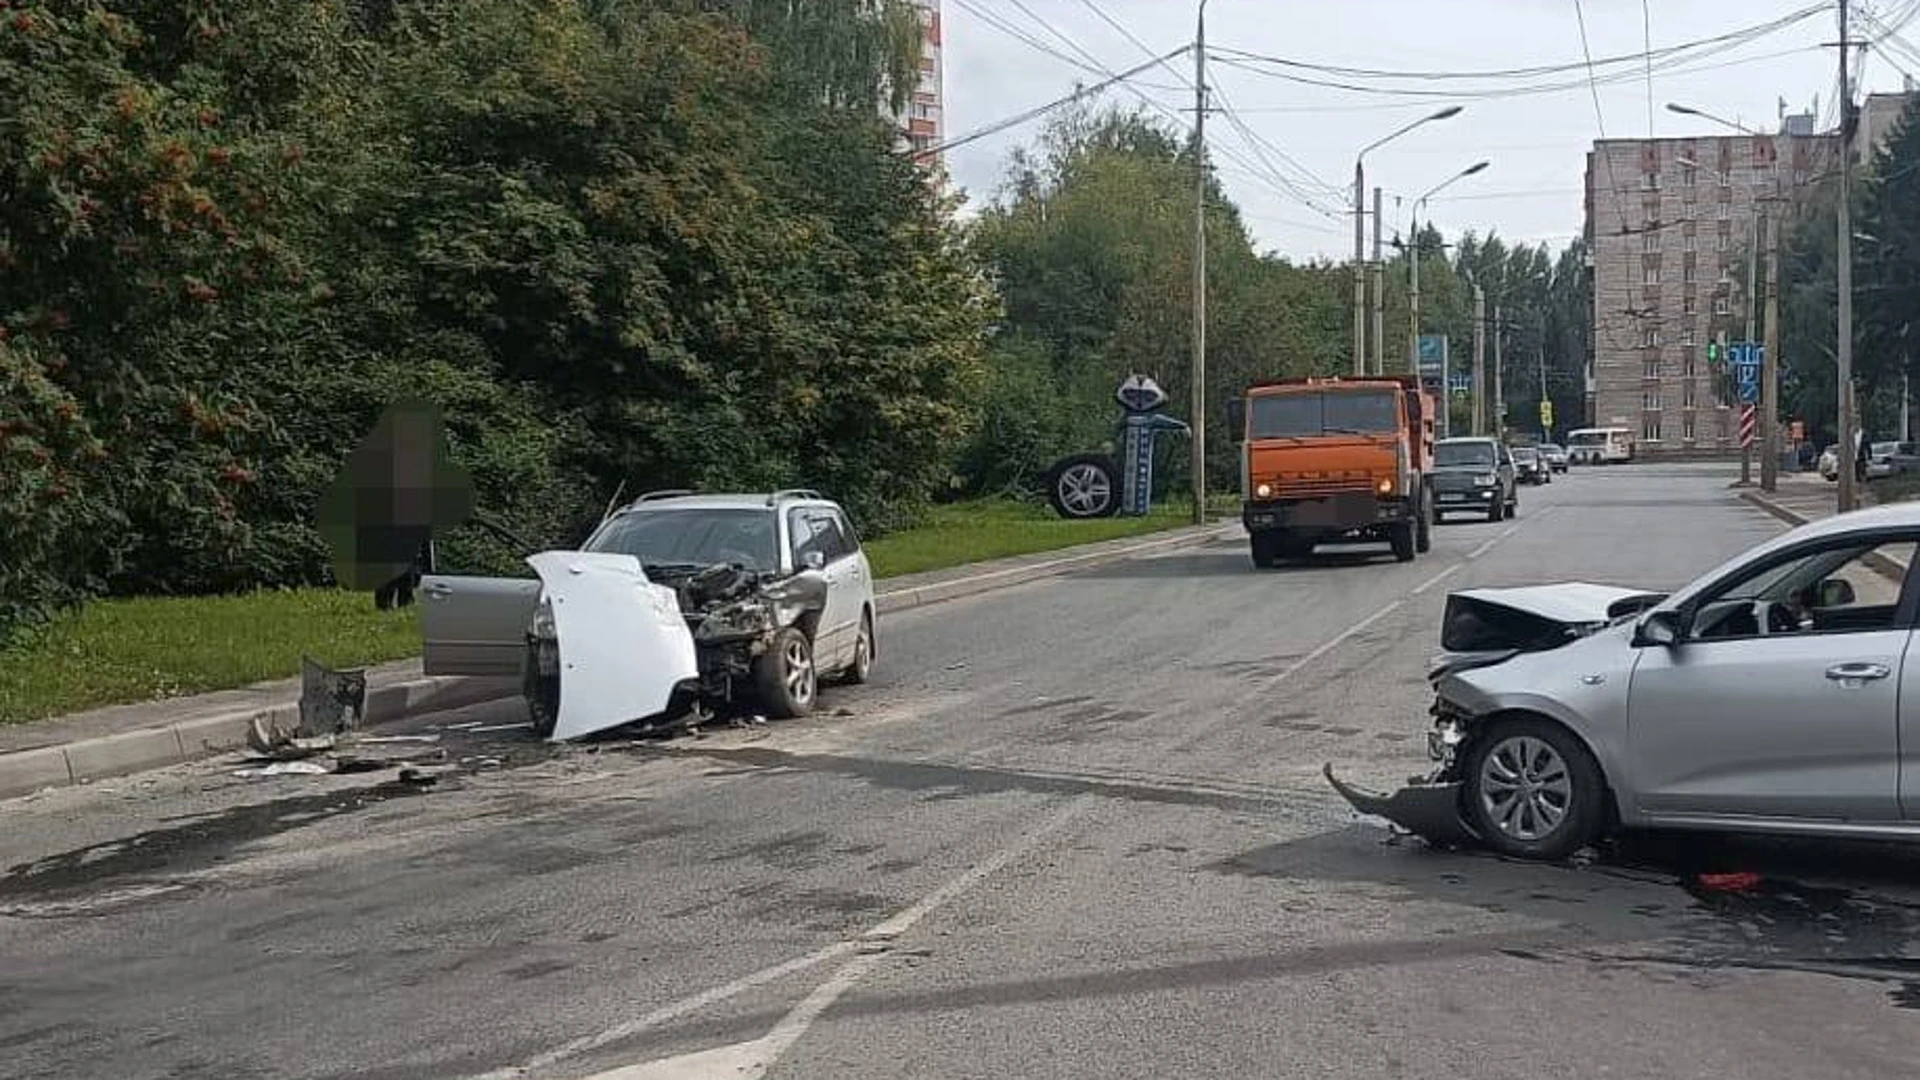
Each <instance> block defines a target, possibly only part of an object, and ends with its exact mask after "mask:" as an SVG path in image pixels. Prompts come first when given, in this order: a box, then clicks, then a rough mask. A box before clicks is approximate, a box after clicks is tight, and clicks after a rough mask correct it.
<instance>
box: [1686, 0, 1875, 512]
mask: <svg viewBox="0 0 1920 1080" xmlns="http://www.w3.org/2000/svg"><path fill="white" fill-rule="evenodd" d="M1843 10H1844V5H1843ZM1842 51H1843V52H1844V50H1842ZM1667 111H1668V112H1673V113H1679V114H1680V115H1681V116H1698V117H1700V118H1701V119H1703V120H1710V121H1712V122H1714V123H1716V124H1719V125H1720V126H1722V127H1725V128H1731V129H1732V130H1734V131H1738V132H1741V133H1742V134H1746V135H1751V136H1753V137H1754V138H1766V136H1764V135H1762V134H1761V133H1760V132H1758V131H1755V130H1753V129H1752V128H1750V127H1747V126H1746V125H1745V124H1741V123H1738V122H1736V121H1733V120H1728V119H1726V118H1724V117H1720V116H1715V115H1713V114H1712V113H1710V112H1705V111H1703V110H1700V109H1696V108H1694V107H1693V106H1691V105H1681V104H1679V103H1677V102H1671V101H1670V102H1668V103H1667ZM1841 153H1842V155H1843V156H1844V154H1845V153H1846V151H1845V148H1844V147H1843V148H1842V150H1841ZM1773 156H1774V158H1776V159H1778V157H1779V156H1780V155H1779V146H1778V142H1777V140H1776V143H1775V146H1774V155H1773ZM1680 160H1681V162H1682V163H1683V164H1686V163H1688V162H1687V159H1685V158H1682V159H1680ZM1694 167H1695V168H1701V167H1702V166H1700V165H1698V164H1697V163H1694ZM1707 171H1708V172H1713V171H1714V170H1711V169H1709V170H1707ZM1716 175H1719V174H1717V173H1716ZM1778 191H1779V188H1778V185H1776V186H1775V196H1774V198H1775V199H1777V198H1778V197H1779V196H1778ZM1844 197H1845V193H1844V190H1843V192H1842V198H1843V200H1844ZM1760 202H1761V200H1759V199H1757V198H1756V199H1755V200H1754V207H1753V214H1754V229H1753V232H1754V243H1753V246H1754V248H1755V249H1757V248H1758V247H1759V243H1760V241H1759V232H1760ZM1840 216H1841V221H1842V226H1841V232H1842V233H1843V235H1842V237H1841V244H1840V246H1841V258H1842V260H1843V262H1842V265H1843V266H1845V265H1849V262H1848V261H1849V260H1851V258H1852V255H1851V252H1850V251H1848V250H1847V249H1848V247H1849V245H1848V243H1847V241H1848V239H1849V238H1848V237H1846V236H1845V235H1844V233H1845V232H1846V225H1845V221H1846V214H1845V212H1844V211H1843V212H1842V213H1841V215H1840ZM1767 234H1768V243H1767V333H1766V337H1767V348H1766V358H1765V360H1764V361H1763V362H1762V364H1761V368H1760V447H1761V452H1760V487H1761V488H1762V489H1763V490H1766V491H1772V490H1774V487H1775V484H1776V482H1777V479H1778V470H1779V462H1780V448H1779V427H1780V425H1779V418H1778V416H1777V415H1776V414H1777V413H1778V412H1779V411H1780V404H1779V403H1780V357H1779V355H1778V354H1779V351H1780V350H1779V347H1778V346H1779V342H1778V341H1777V340H1776V338H1777V336H1778V322H1779V319H1778V317H1777V316H1778V312H1777V308H1778V302H1779V301H1778V295H1779V277H1780V261H1779V248H1780V222H1779V221H1778V219H1777V218H1774V219H1770V220H1769V221H1768V222H1767ZM1757 257H1758V256H1757V254H1756V255H1755V258H1757ZM1747 280H1748V282H1749V285H1748V289H1747V291H1748V293H1749V294H1750V295H1749V296H1748V328H1747V336H1748V337H1749V338H1751V337H1752V336H1753V328H1752V300H1753V297H1752V296H1751V293H1752V292H1753V288H1752V285H1751V282H1752V281H1753V280H1754V278H1753V275H1752V274H1749V275H1748V278H1747ZM1840 306H1841V309H1842V313H1841V318H1840V324H1841V342H1840V350H1839V353H1838V355H1837V357H1836V366H1837V367H1838V368H1839V376H1840V377H1839V380H1838V386H1839V389H1840V407H1839V412H1840V424H1839V427H1840V463H1841V465H1842V466H1844V468H1843V469H1842V470H1841V472H1842V475H1841V477H1840V485H1839V492H1838V495H1839V499H1838V506H1839V508H1840V509H1841V510H1851V509H1852V508H1853V472H1852V469H1853V448H1852V447H1853V444H1852V442H1851V440H1850V438H1849V432H1850V430H1851V428H1852V424H1851V422H1850V418H1851V416H1852V403H1851V401H1850V400H1849V397H1850V395H1849V392H1848V389H1847V388H1848V387H1849V386H1850V385H1851V383H1852V381H1853V378H1852V368H1853V356H1852V349H1851V342H1852V334H1853V311H1852V305H1851V303H1850V302H1848V298H1843V300H1842V302H1841V305H1840ZM1747 469H1748V465H1747V461H1746V458H1745V456H1744V455H1743V456H1742V460H1741V470H1740V471H1741V477H1740V479H1741V480H1742V482H1745V480H1746V479H1747Z"/></svg>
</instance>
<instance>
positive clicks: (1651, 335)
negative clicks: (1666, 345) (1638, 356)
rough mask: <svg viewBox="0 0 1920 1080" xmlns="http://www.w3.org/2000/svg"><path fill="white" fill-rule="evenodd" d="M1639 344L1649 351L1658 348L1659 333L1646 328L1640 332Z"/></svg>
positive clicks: (1652, 328) (1653, 329)
mask: <svg viewBox="0 0 1920 1080" xmlns="http://www.w3.org/2000/svg"><path fill="white" fill-rule="evenodd" d="M1640 344H1642V345H1644V346H1646V347H1647V348H1649V349H1657V348H1659V347H1660V331H1659V330H1658V329H1656V328H1654V327H1651V326H1649V327H1647V328H1646V329H1645V330H1642V331H1641V332H1640Z"/></svg>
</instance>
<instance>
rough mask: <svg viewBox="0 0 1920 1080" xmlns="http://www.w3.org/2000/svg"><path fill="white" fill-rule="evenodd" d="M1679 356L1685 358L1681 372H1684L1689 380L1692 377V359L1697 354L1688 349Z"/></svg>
mask: <svg viewBox="0 0 1920 1080" xmlns="http://www.w3.org/2000/svg"><path fill="white" fill-rule="evenodd" d="M1681 355H1682V356H1684V357H1685V358H1686V361H1685V364H1684V365H1683V370H1684V371H1685V373H1686V374H1687V376H1688V377H1689V378H1691V377H1692V375H1693V363H1694V358H1695V357H1696V356H1698V355H1699V353H1698V352H1697V351H1695V350H1693V349H1688V350H1687V351H1686V352H1684V353H1682V354H1681Z"/></svg>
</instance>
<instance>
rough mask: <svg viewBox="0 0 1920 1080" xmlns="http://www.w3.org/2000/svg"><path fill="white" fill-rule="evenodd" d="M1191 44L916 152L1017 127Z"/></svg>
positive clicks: (941, 148)
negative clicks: (1063, 95)
mask: <svg viewBox="0 0 1920 1080" xmlns="http://www.w3.org/2000/svg"><path fill="white" fill-rule="evenodd" d="M1192 48H1193V46H1191V45H1184V46H1182V47H1180V48H1178V49H1175V50H1174V51H1173V52H1170V53H1168V54H1166V55H1165V56H1160V57H1155V58H1153V59H1151V60H1149V61H1147V62H1146V63H1144V64H1139V65H1137V66H1135V67H1130V68H1128V69H1127V70H1125V71H1121V72H1116V73H1113V74H1111V75H1110V76H1109V77H1108V78H1106V79H1103V80H1101V81H1100V82H1097V83H1091V84H1089V85H1086V86H1082V87H1080V88H1079V89H1077V90H1075V91H1074V92H1073V93H1071V94H1068V95H1067V96H1065V97H1062V98H1056V99H1054V100H1053V101H1049V102H1047V103H1046V104H1044V105H1036V106H1034V107H1033V108H1031V109H1027V110H1026V111H1024V112H1019V113H1015V114H1014V115H1012V116H1009V117H1006V118H1005V119H1002V120H996V121H994V122H993V123H991V124H987V125H985V126H983V127H979V128H975V129H974V130H972V131H970V132H968V133H966V134H965V135H960V136H957V137H955V138H952V139H948V140H947V141H945V142H943V143H940V144H939V145H937V146H932V147H929V148H927V149H926V150H922V151H920V152H919V154H920V155H922V156H931V155H934V154H939V153H944V152H946V151H948V150H952V149H954V148H955V147H960V146H965V145H967V144H968V143H971V142H976V141H978V140H980V139H984V138H986V137H987V136H989V135H996V134H999V133H1000V132H1002V131H1005V130H1007V129H1008V128H1013V127H1018V126H1019V125H1021V124H1024V123H1027V122H1028V121H1030V120H1034V119H1037V118H1039V117H1041V116H1044V115H1046V114H1047V113H1049V112H1052V111H1053V110H1055V109H1059V108H1064V107H1065V106H1067V105H1070V104H1072V103H1074V102H1076V101H1080V100H1082V99H1084V98H1087V97H1091V96H1093V95H1094V94H1098V93H1100V92H1101V91H1103V90H1105V89H1107V88H1108V87H1111V86H1114V85H1116V84H1119V85H1125V84H1126V81H1127V80H1128V79H1131V78H1132V77H1134V76H1135V75H1138V74H1140V73H1141V72H1143V71H1145V70H1147V69H1148V68H1150V67H1153V66H1154V65H1156V64H1158V63H1160V62H1162V61H1163V60H1171V59H1172V58H1174V57H1176V56H1179V55H1180V54H1181V53H1184V52H1189V51H1191V50H1192ZM1149 100H1151V99H1149Z"/></svg>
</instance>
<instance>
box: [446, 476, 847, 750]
mask: <svg viewBox="0 0 1920 1080" xmlns="http://www.w3.org/2000/svg"><path fill="white" fill-rule="evenodd" d="M527 563H528V565H530V566H531V567H532V568H533V570H534V572H535V573H536V574H537V575H538V577H537V578H535V579H522V578H482V577H454V576H439V575H434V576H428V577H426V578H424V579H423V580H422V582H421V591H422V592H423V594H424V595H425V597H426V604H425V611H424V613H423V616H422V628H423V632H424V637H425V649H424V653H425V656H424V666H425V670H426V673H427V674H429V675H482V676H509V677H517V678H519V679H520V680H521V687H522V692H523V695H524V696H525V698H526V701H527V707H528V711H529V712H530V713H531V715H532V717H533V725H534V730H535V731H536V732H537V733H538V734H540V735H541V736H543V737H547V738H552V739H557V740H558V739H575V738H579V737H581V736H584V735H591V734H593V733H595V732H600V731H605V730H607V729H609V728H614V727H620V726H624V725H627V724H632V723H642V724H646V725H648V726H651V727H654V728H662V727H669V728H670V727H675V726H681V725H685V724H689V723H697V722H699V721H700V720H701V719H703V718H705V717H706V716H707V715H709V714H710V713H711V712H712V711H713V710H715V709H719V708H729V707H731V708H736V709H752V710H757V711H759V712H764V713H766V714H768V715H771V716H775V717H794V716H802V715H805V714H806V713H808V712H810V711H811V710H812V709H813V706H814V702H815V698H816V695H817V693H818V688H819V684H820V682H821V681H822V679H823V678H825V677H835V678H839V679H842V680H844V681H847V682H854V683H859V682H865V681H866V680H867V679H868V678H869V676H870V675H871V673H872V669H873V662H874V657H875V656H876V655H877V649H876V640H877V639H876V637H875V634H874V599H873V574H872V570H871V568H870V567H869V566H868V563H867V558H866V554H865V552H864V551H862V550H861V547H860V542H859V538H858V536H857V535H856V534H855V533H854V531H853V528H852V525H851V523H850V522H849V521H848V520H847V517H846V515H845V513H844V512H843V511H842V510H841V509H840V508H839V507H838V506H837V505H835V504H834V503H832V502H830V501H828V500H826V499H823V498H821V497H820V496H819V495H818V494H816V493H814V492H811V491H786V492H775V493H773V494H771V495H694V494H691V493H687V492H663V493H658V494H655V495H651V496H644V497H642V498H640V499H637V500H635V501H634V502H632V503H630V504H628V505H627V506H625V507H623V508H621V509H620V510H618V511H616V512H614V513H613V514H611V515H609V516H608V518H607V519H606V520H605V521H603V522H602V523H601V525H600V527H599V528H598V529H596V530H595V531H594V533H593V535H592V536H590V537H589V538H588V539H587V541H586V543H585V544H583V545H582V548H581V550H579V551H546V552H541V553H540V554H538V555H534V556H532V557H530V558H529V559H528V560H527Z"/></svg>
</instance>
